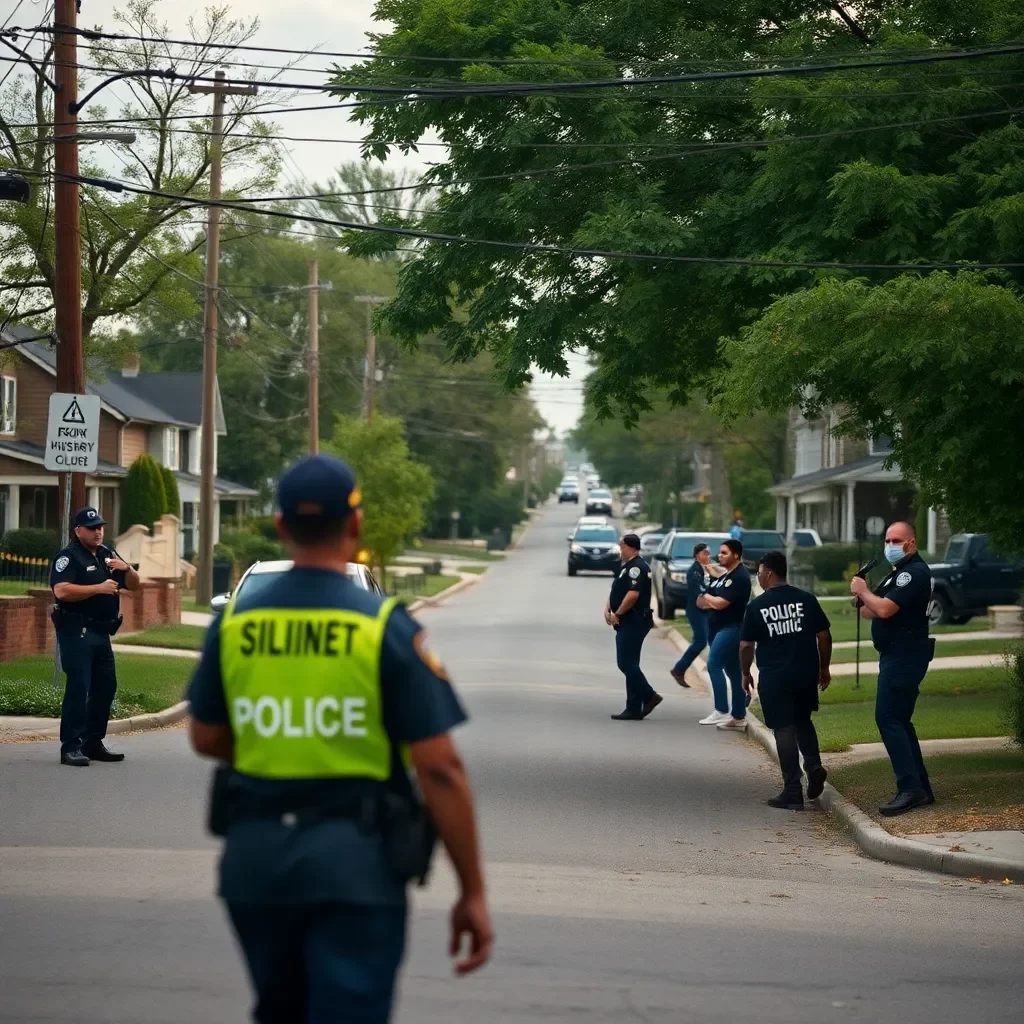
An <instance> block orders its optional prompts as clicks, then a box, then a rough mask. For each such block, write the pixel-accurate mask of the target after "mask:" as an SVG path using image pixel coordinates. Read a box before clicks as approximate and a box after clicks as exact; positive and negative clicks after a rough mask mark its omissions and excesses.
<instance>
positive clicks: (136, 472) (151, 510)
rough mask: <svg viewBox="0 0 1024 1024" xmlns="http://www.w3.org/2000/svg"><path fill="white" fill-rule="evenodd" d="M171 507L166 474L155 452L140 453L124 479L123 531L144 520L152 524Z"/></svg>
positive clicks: (122, 496) (149, 525)
mask: <svg viewBox="0 0 1024 1024" xmlns="http://www.w3.org/2000/svg"><path fill="white" fill-rule="evenodd" d="M166 508H167V495H166V494H165V493H164V478H163V473H162V472H161V467H160V464H159V463H158V462H157V461H156V459H154V458H153V456H152V455H140V456H139V457H138V458H137V459H136V460H135V461H134V462H133V463H132V464H131V465H130V466H129V467H128V473H127V474H126V476H125V478H124V479H123V480H122V481H121V521H120V523H119V530H118V532H119V533H124V531H125V530H127V529H128V527H130V526H134V525H135V524H136V523H141V524H142V525H143V526H145V527H149V528H152V526H153V524H154V523H155V522H156V521H157V520H158V519H159V518H160V517H161V516H162V515H163V514H164V511H165V510H166Z"/></svg>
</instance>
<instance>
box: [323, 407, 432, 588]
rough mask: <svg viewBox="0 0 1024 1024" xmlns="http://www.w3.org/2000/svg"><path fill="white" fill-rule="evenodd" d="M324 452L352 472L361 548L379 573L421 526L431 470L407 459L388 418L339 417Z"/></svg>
mask: <svg viewBox="0 0 1024 1024" xmlns="http://www.w3.org/2000/svg"><path fill="white" fill-rule="evenodd" d="M324 450H325V451H329V452H333V453H334V454H335V455H337V456H338V457H339V458H342V459H344V460H345V461H346V462H347V463H348V464H349V465H350V466H351V467H352V469H353V470H354V471H355V474H356V480H357V482H358V486H359V491H360V494H361V495H362V505H363V512H364V516H365V518H364V521H363V534H364V537H365V539H366V545H367V547H368V548H369V549H370V553H371V554H372V556H373V562H374V564H375V565H376V566H378V567H379V568H380V569H381V571H382V573H383V572H384V571H385V570H386V568H387V566H388V565H389V564H390V563H391V562H392V561H393V560H394V558H395V556H396V555H398V554H400V553H401V552H402V550H403V549H404V547H405V544H406V542H407V541H408V540H409V539H410V538H411V537H413V536H414V535H415V534H416V533H417V532H418V531H419V530H420V529H421V528H422V526H423V522H424V511H425V509H426V507H427V504H428V503H429V502H430V498H431V496H432V494H433V490H434V485H433V481H432V480H431V477H430V470H429V469H427V467H426V466H423V465H421V464H420V463H418V462H416V461H415V460H414V459H413V458H412V456H411V455H410V453H409V446H408V444H407V443H406V440H405V435H404V433H403V431H402V424H401V422H400V421H399V420H396V419H392V418H391V417H388V416H375V417H374V418H373V420H372V421H370V422H369V423H367V422H366V421H364V420H361V419H358V418H356V417H352V416H338V417H337V419H336V420H335V424H334V435H333V437H332V439H331V441H330V442H329V443H328V444H326V445H324Z"/></svg>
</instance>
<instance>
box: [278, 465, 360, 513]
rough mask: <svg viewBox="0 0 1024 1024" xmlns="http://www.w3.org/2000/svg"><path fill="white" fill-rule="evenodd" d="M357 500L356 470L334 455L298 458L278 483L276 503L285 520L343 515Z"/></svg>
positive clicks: (356, 503)
mask: <svg viewBox="0 0 1024 1024" xmlns="http://www.w3.org/2000/svg"><path fill="white" fill-rule="evenodd" d="M359 502H360V496H359V488H358V487H356V476H355V473H353V472H352V470H351V469H350V468H349V466H348V465H346V464H345V463H344V462H342V461H341V459H336V458H335V457H334V456H333V455H310V456H309V457H308V458H305V459H301V460H300V461H299V462H296V463H295V464H294V465H292V466H289V467H288V469H286V470H285V471H284V473H282V474H281V479H280V480H279V481H278V483H277V506H278V508H279V509H280V510H281V516H282V517H283V519H284V521H285V522H286V523H312V522H329V521H331V520H338V519H345V518H346V517H347V516H348V515H349V513H351V512H352V511H353V510H354V509H357V508H359Z"/></svg>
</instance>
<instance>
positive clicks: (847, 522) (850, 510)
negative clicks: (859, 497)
mask: <svg viewBox="0 0 1024 1024" xmlns="http://www.w3.org/2000/svg"><path fill="white" fill-rule="evenodd" d="M856 487H857V485H856V484H855V483H854V482H853V481H852V480H851V481H850V483H848V484H847V485H846V512H845V515H844V516H843V543H844V544H853V543H855V542H856V540H857V531H856V519H855V512H854V503H853V492H854V489H855V488H856Z"/></svg>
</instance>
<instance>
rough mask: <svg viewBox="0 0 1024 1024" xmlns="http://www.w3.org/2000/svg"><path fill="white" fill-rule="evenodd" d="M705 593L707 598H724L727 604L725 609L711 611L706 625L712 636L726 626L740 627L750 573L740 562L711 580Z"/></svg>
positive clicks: (746, 600) (746, 598)
mask: <svg viewBox="0 0 1024 1024" xmlns="http://www.w3.org/2000/svg"><path fill="white" fill-rule="evenodd" d="M707 592H708V596H709V597H724V598H725V600H726V601H728V602H729V603H728V605H726V607H725V608H722V609H718V608H712V609H711V614H710V616H709V619H708V625H709V626H710V628H711V634H712V636H714V634H715V633H717V632H719V631H720V630H723V629H725V628H726V627H727V626H739V625H742V623H743V613H744V611H746V607H747V602H748V601H749V600H750V573H749V572H747V568H746V566H745V565H743V563H742V562H741V563H740V564H739V565H738V566H736V568H735V569H732V570H730V571H729V572H727V573H726V574H725V575H724V576H719V577H718V579H714V580H711V581H710V582H709V583H708V590H707Z"/></svg>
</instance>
